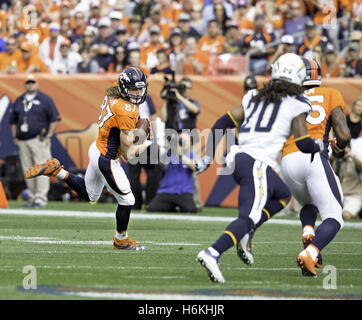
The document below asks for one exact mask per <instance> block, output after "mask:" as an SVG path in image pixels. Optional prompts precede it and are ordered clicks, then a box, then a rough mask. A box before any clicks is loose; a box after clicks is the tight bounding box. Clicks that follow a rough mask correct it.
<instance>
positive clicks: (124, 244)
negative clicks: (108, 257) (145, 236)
mask: <svg viewBox="0 0 362 320" xmlns="http://www.w3.org/2000/svg"><path fill="white" fill-rule="evenodd" d="M113 248H114V249H116V250H136V251H139V250H149V249H148V248H147V247H145V246H141V245H139V244H138V243H137V242H136V241H135V240H133V239H131V238H129V237H127V238H126V239H124V240H119V239H117V238H116V237H115V236H114V237H113Z"/></svg>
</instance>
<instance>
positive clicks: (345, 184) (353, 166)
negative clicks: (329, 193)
mask: <svg viewBox="0 0 362 320" xmlns="http://www.w3.org/2000/svg"><path fill="white" fill-rule="evenodd" d="M355 140H359V141H358V142H357V143H358V144H359V147H361V143H360V142H361V141H362V138H358V139H355ZM352 143H353V141H351V145H352ZM332 159H333V166H334V168H335V172H336V174H337V175H338V177H339V179H340V182H341V187H342V191H343V213H342V214H343V218H344V219H351V218H354V217H357V216H358V213H359V212H360V210H361V209H362V181H361V179H360V174H361V172H362V159H361V158H360V157H359V156H358V153H357V152H356V150H355V149H354V148H352V149H351V147H349V146H348V147H346V148H345V151H344V155H343V158H337V157H334V158H332Z"/></svg>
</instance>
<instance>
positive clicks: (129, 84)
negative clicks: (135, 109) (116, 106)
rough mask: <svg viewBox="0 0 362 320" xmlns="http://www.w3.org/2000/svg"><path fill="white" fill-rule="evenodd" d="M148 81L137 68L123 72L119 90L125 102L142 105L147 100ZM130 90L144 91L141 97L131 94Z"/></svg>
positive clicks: (120, 75)
mask: <svg viewBox="0 0 362 320" xmlns="http://www.w3.org/2000/svg"><path fill="white" fill-rule="evenodd" d="M147 86H148V83H147V80H146V76H145V74H144V73H143V71H142V70H141V69H139V68H136V67H129V68H126V69H125V70H123V71H122V72H121V73H120V74H119V77H118V90H119V92H120V94H121V96H122V98H123V99H124V100H127V101H129V102H131V103H135V104H140V103H142V102H144V101H145V100H146V95H147ZM130 89H142V93H141V95H133V94H130V93H129V90H130Z"/></svg>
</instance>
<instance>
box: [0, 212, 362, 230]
mask: <svg viewBox="0 0 362 320" xmlns="http://www.w3.org/2000/svg"><path fill="white" fill-rule="evenodd" d="M9 214H10V215H25V216H51V217H54V216H55V217H77V218H112V219H114V216H115V214H114V213H111V212H97V211H94V212H92V211H65V210H31V209H0V215H9ZM131 219H134V220H178V221H187V222H194V221H196V222H200V221H202V222H231V221H233V220H235V219H236V216H235V217H210V216H198V215H187V214H184V215H180V214H155V213H150V214H147V213H132V216H131ZM267 223H268V224H282V225H293V226H300V225H301V224H300V221H299V220H290V219H271V220H269V221H268V222H267ZM319 223H320V222H317V225H318V224H319ZM344 228H357V229H362V223H361V222H345V224H344Z"/></svg>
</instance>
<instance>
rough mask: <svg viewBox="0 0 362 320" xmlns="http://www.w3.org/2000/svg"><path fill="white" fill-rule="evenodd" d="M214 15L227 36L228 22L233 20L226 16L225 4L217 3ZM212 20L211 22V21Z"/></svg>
mask: <svg viewBox="0 0 362 320" xmlns="http://www.w3.org/2000/svg"><path fill="white" fill-rule="evenodd" d="M214 15H215V20H216V21H217V22H218V24H219V27H220V30H221V33H222V34H225V31H226V22H228V21H231V18H230V17H228V15H227V14H226V11H225V7H224V6H223V4H222V3H221V2H220V3H216V4H215V5H214ZM211 20H213V19H211ZM211 20H209V21H211ZM209 21H208V22H209Z"/></svg>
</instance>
